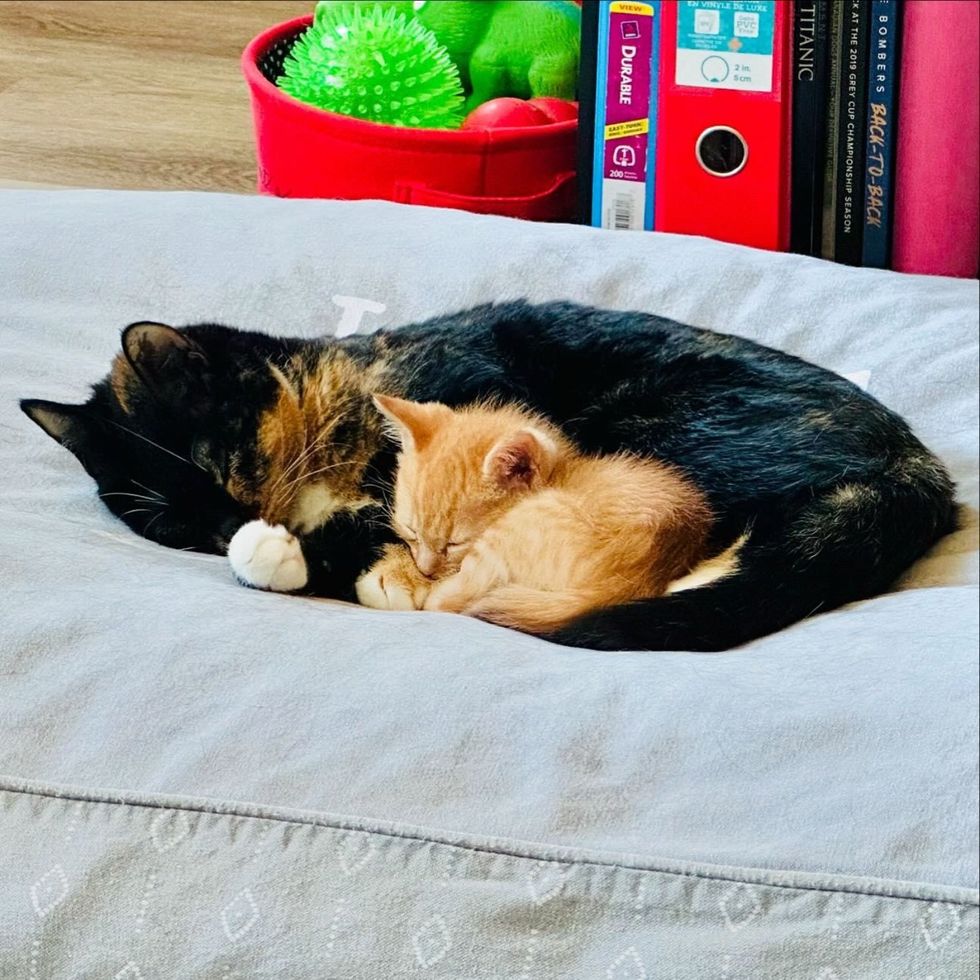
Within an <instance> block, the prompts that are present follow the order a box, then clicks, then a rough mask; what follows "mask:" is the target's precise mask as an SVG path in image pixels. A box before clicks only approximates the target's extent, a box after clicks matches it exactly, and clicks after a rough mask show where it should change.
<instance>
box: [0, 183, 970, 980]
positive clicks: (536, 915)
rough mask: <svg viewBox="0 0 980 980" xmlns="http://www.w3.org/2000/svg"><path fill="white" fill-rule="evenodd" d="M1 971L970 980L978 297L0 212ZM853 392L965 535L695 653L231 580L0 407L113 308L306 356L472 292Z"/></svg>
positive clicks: (704, 267) (145, 215) (98, 342)
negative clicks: (730, 646)
mask: <svg viewBox="0 0 980 980" xmlns="http://www.w3.org/2000/svg"><path fill="white" fill-rule="evenodd" d="M0 283H2V290H3V294H2V296H3V298H2V303H3V308H2V309H3V312H2V316H0V365H2V375H0V386H2V398H0V468H2V481H0V529H2V540H0V581H2V599H0V603H2V612H0V978H14V977H16V978H23V980H41V978H44V980H47V978H51V980H61V978H69V977H72V978H74V977H85V978H89V977H92V978H95V977H99V978H107V980H112V978H115V980H140V978H143V980H162V978H168V977H194V978H197V977H201V978H212V980H232V978H236V980H245V978H299V980H305V978H317V980H320V978H336V980H388V978H408V977H433V978H435V977H439V978H451V980H463V978H466V980H491V978H508V980H552V978H553V980H579V978H581V980H586V978H590V980H591V978H597V980H644V978H670V980H675V978H676V980H695V978H710V980H714V978H718V980H742V978H749V977H752V978H771V980H784V978H791V977H793V978H795V977H799V978H804V980H818V978H819V980H834V978H837V980H857V978H860V980H879V978H880V980H895V978H898V977H903V978H905V977H908V978H921V980H926V978H929V977H932V978H933V980H959V978H967V977H974V976H975V975H976V970H977V950H978V938H977V926H978V924H977V901H978V895H977V886H978V880H977V879H978V870H977V847H978V841H977V713H978V712H977V707H978V706H977V644H978V627H977V480H978V473H977V438H978V434H977V353H978V351H977V329H978V326H977V283H976V282H975V281H952V280H947V279H929V278H920V277H909V276H899V275H895V274H891V273H885V272H876V271H871V270H854V269H847V268H842V267H836V266H832V265H828V264H826V263H823V262H819V261H815V260H811V259H806V258H800V257H796V256H789V255H772V254H767V253H763V252H757V251H753V250H749V249H743V248H737V247H732V246H726V245H721V244H717V243H713V242H708V241H705V240H700V239H692V238H681V237H674V236H669V235H659V234H613V233H604V232H597V231H592V230H588V229H583V228H574V227H563V226H538V225H528V224H522V223H518V222H510V221H507V220H503V219H497V218H481V217H476V216H471V215H466V214H462V213H456V212H449V211H437V210H425V209H412V208H406V207H401V206H396V205H388V204H377V203H368V202H361V203H349V204H347V203H333V202H307V201H282V200H270V199H259V198H246V197H241V198H239V197H225V196H218V195H212V196H207V195H193V194H123V193H108V192H54V193H37V192H2V193H0ZM517 297H528V298H530V299H532V300H535V301H544V300H549V299H558V298H564V299H573V300H578V301H581V302H587V303H593V304H596V305H604V306H609V307H613V308H621V309H642V310H648V311H652V312H655V313H660V314H664V315H666V316H669V317H673V318H676V319H679V320H682V321H686V322H689V323H694V324H697V325H700V326H707V327H712V328H714V329H717V330H721V331H725V332H731V333H735V334H739V335H744V336H750V337H752V338H754V339H756V340H759V341H762V342H763V343H767V344H771V345H773V346H776V347H779V348H781V349H783V350H787V351H790V352H792V353H794V354H799V355H801V356H803V357H806V358H809V359H810V360H813V361H815V362H816V363H818V364H821V365H824V366H825V367H828V368H830V369H831V370H835V371H838V372H840V373H843V374H847V375H849V376H851V377H852V378H853V379H854V380H855V381H856V382H858V383H861V384H863V385H866V386H868V388H869V390H870V391H871V392H872V393H873V394H874V395H876V396H877V397H878V398H880V399H881V400H882V401H883V402H885V403H886V404H887V405H889V406H890V407H891V408H893V409H896V410H897V411H898V412H900V413H901V414H903V415H904V416H905V417H907V418H908V419H909V421H910V422H911V424H912V425H913V427H914V429H915V431H916V432H917V434H918V435H919V436H920V437H921V438H922V439H923V441H924V442H926V443H927V444H928V445H929V446H930V447H931V448H932V449H934V450H935V451H937V452H938V453H939V454H940V455H941V456H942V458H943V459H944V460H945V461H946V463H947V464H948V465H949V467H950V469H951V470H952V472H953V474H954V476H955V478H956V479H957V481H958V483H959V494H960V497H961V499H962V501H963V502H964V505H965V508H964V525H963V529H962V530H961V531H959V532H958V533H957V534H954V535H952V536H950V537H949V538H947V539H945V540H944V541H943V542H942V543H941V544H940V545H939V546H938V547H937V548H935V549H934V551H933V552H932V553H931V554H929V555H928V556H926V557H925V558H924V559H923V560H922V561H920V562H919V563H918V564H917V565H916V566H915V567H914V568H913V569H912V570H911V571H910V572H909V573H908V574H907V575H906V576H905V577H904V579H903V580H902V581H901V582H900V583H898V584H897V585H896V588H895V591H894V592H893V593H891V594H889V595H885V596H882V597H880V598H877V599H873V600H870V601H867V602H862V603H858V604H855V605H852V606H850V607H848V608H845V609H841V610H838V611H836V612H832V613H828V614H825V615H821V616H817V617H815V618H813V619H811V620H809V621H807V622H804V623H801V624H799V625H797V626H795V627H793V628H791V629H789V630H786V631H784V632H783V633H780V634H778V635H775V636H771V637H767V638H765V639H762V640H759V641H757V642H755V643H752V644H750V645H749V646H746V647H744V648H742V649H740V650H737V651H734V652H732V653H728V654H724V655H692V654H689V653H684V652H677V653H666V654H619V655H609V654H600V653H592V652H589V651H582V650H568V649H562V648H557V647H554V646H550V645H548V644H546V643H543V642H540V641H537V640H535V639H532V638H529V637H525V636H520V635H517V634H513V633H509V632H507V631H505V630H501V629H498V628H495V627H491V626H488V625H485V624H482V623H479V622H475V621H470V620H466V619H463V618H461V617H451V616H446V615H438V614H426V613H379V612H373V611H369V610H365V609H360V608H356V607H352V606H346V605H343V604H340V603H333V602H325V601H316V600H308V599H298V598H290V597H282V596H277V595H271V594H266V593H260V592H253V591H248V590H245V589H242V588H240V587H238V586H237V585H236V584H235V583H234V582H233V581H232V578H231V575H230V573H229V570H228V568H227V566H226V563H225V561H224V560H223V559H221V558H217V557H209V556H200V555H193V554H185V553H180V552H174V551H168V550H166V549H163V548H160V547H157V546H155V545H152V544H150V543H148V542H146V541H144V540H142V539H139V538H137V537H135V536H134V535H132V534H131V533H129V532H128V531H127V530H126V529H125V528H124V527H123V526H122V525H121V524H119V523H118V522H116V521H115V520H114V519H113V518H112V517H111V516H110V515H109V513H108V512H107V511H106V510H105V509H104V508H103V507H102V506H101V505H100V503H99V502H98V500H97V499H96V498H95V495H94V488H93V485H92V483H91V481H90V480H89V479H88V477H87V476H86V475H85V474H84V472H83V471H82V470H81V468H80V467H79V465H78V464H77V463H76V461H75V460H74V459H73V458H72V457H71V456H70V455H69V454H68V453H66V452H65V451H64V450H62V449H60V448H59V447H58V446H57V445H55V443H54V442H52V441H50V440H48V439H46V438H45V437H44V436H43V435H42V433H41V432H40V431H39V430H38V429H37V428H36V427H34V426H33V425H32V424H31V423H30V422H29V421H28V420H27V419H26V418H25V417H24V416H22V415H21V414H20V412H19V411H18V410H17V406H16V399H17V398H18V397H21V396H28V395H29V396H37V397H48V398H55V399H61V400H80V399H82V398H83V397H84V396H85V393H86V386H87V384H88V383H90V382H92V381H94V380H95V379H96V378H98V377H100V376H101V375H102V374H103V373H104V372H105V371H106V369H107V367H108V364H109V359H110V357H111V356H112V354H113V353H114V351H115V350H116V347H117V342H118V334H119V330H120V328H121V327H122V326H124V325H125V324H126V323H127V322H129V321H131V320H135V319H140V318H152V319H161V320H164V321H172V322H177V323H181V322H188V321H192V320H198V319H217V320H223V321H226V322H229V323H232V324H236V325H241V326H245V327H249V328H254V329H260V330H266V331H274V332H280V333H285V334H294V335H298V336H315V335H318V334H321V333H330V332H336V331H338V330H339V331H340V332H350V331H354V330H362V331H370V330H374V329H376V328H377V327H379V326H382V325H396V324H398V323H401V322H407V321H410V320H413V319H418V318H422V317H425V316H428V315H431V314H437V313H443V312H448V311H451V310H454V309H457V308H460V307H465V306H469V305H472V304H475V303H479V302H484V301H487V300H491V299H505V298H517Z"/></svg>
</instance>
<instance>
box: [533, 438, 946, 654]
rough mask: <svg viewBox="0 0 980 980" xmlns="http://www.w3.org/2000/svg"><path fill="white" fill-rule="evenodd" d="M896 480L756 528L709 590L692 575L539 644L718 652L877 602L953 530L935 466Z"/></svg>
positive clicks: (822, 496)
mask: <svg viewBox="0 0 980 980" xmlns="http://www.w3.org/2000/svg"><path fill="white" fill-rule="evenodd" d="M916 462H917V463H918V464H920V465H921V466H922V467H923V468H927V467H932V465H933V463H934V462H935V461H933V460H932V459H931V457H928V456H920V457H919V459H918V460H917V461H916ZM905 475H906V476H907V477H908V478H907V479H905V480H901V479H899V480H896V481H895V482H889V483H886V484H881V483H878V484H876V485H863V484H856V483H851V484H843V485H838V486H836V487H834V488H832V489H828V490H825V491H824V492H822V493H819V494H817V495H816V496H815V497H814V498H813V499H812V500H810V501H808V502H807V503H806V504H805V505H803V506H801V507H798V508H795V509H794V510H792V511H791V512H790V513H789V514H788V515H785V516H782V517H780V518H776V519H770V520H769V521H768V522H765V523H768V526H760V523H762V522H757V524H756V526H755V528H753V529H752V530H751V531H750V532H749V534H748V535H747V537H746V538H745V540H744V541H743V543H742V545H741V547H740V548H738V549H737V554H735V555H734V557H733V560H731V561H729V562H727V563H722V566H724V567H719V568H718V569H716V572H717V574H716V576H715V577H714V580H713V581H708V582H706V583H704V582H703V580H702V582H698V581H697V579H696V577H695V576H696V574H697V570H696V571H695V575H692V576H689V577H688V582H687V583H685V585H686V586H693V587H685V588H684V590H683V591H675V592H672V593H671V594H668V595H665V596H661V597H659V598H655V599H642V600H638V601H635V602H630V603H626V604H624V605H619V606H611V607H607V608H604V609H598V610H595V611H592V612H587V613H585V614H584V615H582V616H578V617H576V618H575V619H573V620H572V621H571V622H569V623H567V624H566V625H565V626H561V627H558V628H556V629H555V630H552V631H548V632H547V637H546V638H547V639H549V640H552V641H554V642H556V643H562V644H565V645H567V646H575V647H586V648H590V649H595V650H698V651H713V650H727V649H729V648H731V647H735V646H739V645H741V644H743V643H747V642H748V641H749V640H754V639H756V638H758V637H760V636H764V635H766V634H768V633H774V632H776V631H777V630H780V629H783V628H784V627H786V626H789V625H790V624H792V623H795V622H797V621H799V620H801V619H805V618H806V617H808V616H811V615H812V614H814V613H816V612H825V611H827V610H830V609H834V608H836V607H838V606H841V605H843V604H844V603H847V602H853V601H855V600H857V599H864V598H868V597H869V596H873V595H877V594H879V593H881V592H883V591H885V590H886V589H887V588H889V586H891V585H892V583H893V582H894V581H895V579H897V578H898V576H899V575H901V574H902V572H904V571H905V570H906V569H907V568H908V567H909V565H911V564H912V562H914V561H915V560H916V559H917V558H919V557H920V556H921V555H922V554H924V552H925V551H926V550H927V549H928V548H929V547H930V546H931V545H933V544H934V543H935V542H936V541H937V540H938V539H939V538H940V537H942V536H943V535H944V534H947V533H949V532H950V531H952V530H954V529H955V526H956V507H955V504H954V503H953V493H952V486H951V484H950V482H949V480H948V477H947V476H946V474H945V472H944V471H943V470H942V468H941V466H939V464H938V463H936V464H935V466H934V468H932V472H930V473H923V472H919V473H915V474H912V473H908V474H905ZM706 577H708V578H710V577H711V576H710V575H709V576H706Z"/></svg>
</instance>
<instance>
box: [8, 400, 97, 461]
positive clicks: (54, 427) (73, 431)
mask: <svg viewBox="0 0 980 980" xmlns="http://www.w3.org/2000/svg"><path fill="white" fill-rule="evenodd" d="M20 407H21V411H22V412H23V413H24V414H25V415H26V416H27V417H28V418H29V419H30V420H31V421H32V422H35V423H36V424H37V425H39V426H40V427H41V428H42V429H44V431H45V432H47V434H48V435H49V436H51V438H52V439H54V440H56V441H57V442H60V443H61V445H62V446H64V447H65V448H66V449H70V450H71V451H72V452H73V453H75V455H76V456H77V455H79V451H80V450H81V448H82V447H83V445H84V444H85V441H86V439H87V437H88V434H89V432H90V430H91V421H90V420H89V418H88V416H87V414H86V412H85V406H84V405H62V404H61V403H59V402H47V401H44V400H42V399H40V398H24V399H22V400H21V403H20Z"/></svg>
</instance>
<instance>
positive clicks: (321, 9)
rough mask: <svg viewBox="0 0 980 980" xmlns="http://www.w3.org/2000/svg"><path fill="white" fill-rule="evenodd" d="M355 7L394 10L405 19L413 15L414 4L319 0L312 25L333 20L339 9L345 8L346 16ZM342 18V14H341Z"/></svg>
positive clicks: (381, 0)
mask: <svg viewBox="0 0 980 980" xmlns="http://www.w3.org/2000/svg"><path fill="white" fill-rule="evenodd" d="M355 6H357V7H362V8H363V7H368V6H374V7H376V8H378V9H380V10H394V11H397V12H398V13H399V14H404V15H405V16H406V17H407V18H411V17H413V16H414V15H415V4H414V3H413V0H319V2H318V3H317V5H316V7H315V8H314V9H313V23H314V24H315V25H319V24H321V23H322V22H323V20H324V18H328V19H334V18H336V17H337V16H338V12H339V11H340V8H344V7H346V8H347V11H346V14H347V15H349V13H350V10H351V9H352V8H354V7H355ZM341 16H344V14H341Z"/></svg>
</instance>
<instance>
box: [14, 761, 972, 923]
mask: <svg viewBox="0 0 980 980" xmlns="http://www.w3.org/2000/svg"><path fill="white" fill-rule="evenodd" d="M0 792H3V793H14V794H17V795H19V796H33V797H38V798H41V799H50V800H63V801H66V802H68V801H77V800H83V801H85V802H88V803H98V804H101V805H103V806H122V807H132V808H136V809H148V810H162V811H164V812H166V811H170V812H173V811H182V812H183V813H185V814H186V813H204V814H208V815H211V816H218V817H232V818H237V819H241V820H274V821H276V822H279V823H286V824H293V825H297V826H310V827H317V828H322V829H324V830H334V831H338V830H348V831H353V832H355V833H360V834H370V835H373V836H376V837H387V838H391V839H396V840H410V841H418V842H421V843H429V844H438V845H440V846H441V847H453V848H457V849H459V850H461V851H471V852H476V853H482V854H495V855H499V856H501V857H511V858H518V859H520V860H525V861H535V862H537V863H539V864H556V865H569V864H573V865H575V866H576V867H593V868H610V869H621V870H624V871H642V872H647V873H651V874H662V875H669V876H671V877H674V878H692V879H696V880H704V881H727V882H732V883H733V884H743V885H746V886H752V885H754V886H757V887H760V888H785V889H787V890H790V891H803V892H807V891H817V892H824V893H827V894H848V895H867V896H869V897H873V898H896V899H903V900H905V901H911V902H928V903H929V904H930V905H934V904H941V905H953V906H965V907H969V908H973V907H976V906H980V893H977V892H974V891H972V890H971V889H968V888H960V887H957V886H945V885H924V886H923V887H924V888H926V889H928V890H929V891H930V892H931V894H929V895H915V894H911V893H909V892H906V891H901V890H899V889H897V888H891V889H890V888H888V887H877V888H876V887H872V886H871V885H870V884H869V885H864V884H863V883H862V882H858V881H854V882H840V883H838V884H832V883H829V882H828V883H826V884H824V883H822V882H809V881H806V880H799V881H795V882H791V881H789V880H788V879H787V878H786V877H785V874H786V873H785V872H783V873H782V874H780V873H779V872H774V873H773V874H775V875H778V877H777V878H775V879H773V878H771V877H769V875H770V872H768V871H766V870H765V869H749V868H746V869H737V870H732V871H730V872H728V873H726V871H725V869H724V868H722V867H719V868H718V869H717V870H711V871H707V870H701V869H690V870H681V869H679V868H676V867H673V868H672V867H668V866H667V865H666V864H661V865H659V866H658V865H657V864H655V863H654V861H652V860H651V861H650V862H649V863H647V864H644V863H641V862H640V860H639V859H638V860H637V861H634V862H627V861H623V860H620V861H616V860H613V859H612V858H610V859H608V860H603V859H601V858H599V857H597V856H590V857H577V856H574V849H571V848H570V849H568V850H569V851H570V852H572V853H571V854H570V856H567V857H560V856H554V857H551V856H546V855H542V854H540V853H534V852H530V851H522V850H520V848H519V847H517V846H516V845H515V846H514V847H510V848H508V847H504V846H500V845H497V846H493V845H490V844H484V843H477V842H475V841H471V842H462V841H459V840H449V839H447V838H446V837H440V836H439V835H438V834H437V833H430V834H426V833H423V832H422V831H416V832H414V833H413V832H411V831H409V830H407V829H395V828H386V829H369V828H366V827H365V826H364V825H363V824H362V825H358V824H354V823H353V822H349V823H348V822H345V821H343V820H341V819H338V818H334V820H332V821H331V820H327V819H325V818H318V817H316V816H314V815H312V814H310V815H306V814H304V813H292V814H290V815H289V816H286V815H284V814H281V813H270V812H264V810H263V807H261V806H250V805H249V804H240V803H238V804H235V806H234V807H232V806H224V807H219V806H215V805H213V804H212V805H211V806H208V805H207V804H205V803H204V802H196V801H186V802H182V803H179V804H178V803H175V802H168V803H166V804H165V803H162V802H158V801H155V800H128V799H125V797H124V796H122V795H120V796H119V797H118V798H115V799H112V798H106V797H103V796H99V795H98V794H95V793H83V792H79V791H78V790H69V789H65V790H63V791H62V792H52V791H50V790H40V789H33V788H31V789H29V788H22V787H19V786H14V785H10V784H9V783H7V784H4V782H3V781H2V780H0ZM268 809H270V810H272V809H274V808H271V807H270V808H268ZM249 811H251V812H249ZM460 836H463V835H460ZM542 849H543V850H549V849H550V850H560V848H557V847H555V846H554V845H542ZM738 871H740V872H741V875H740V874H739V873H737V872H738ZM799 874H800V875H801V876H811V877H813V878H818V879H819V878H820V877H821V875H820V874H819V873H818V872H799ZM941 893H945V894H943V897H942V898H936V897H935V896H936V895H938V894H941ZM954 893H959V894H954ZM964 893H966V894H964Z"/></svg>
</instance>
